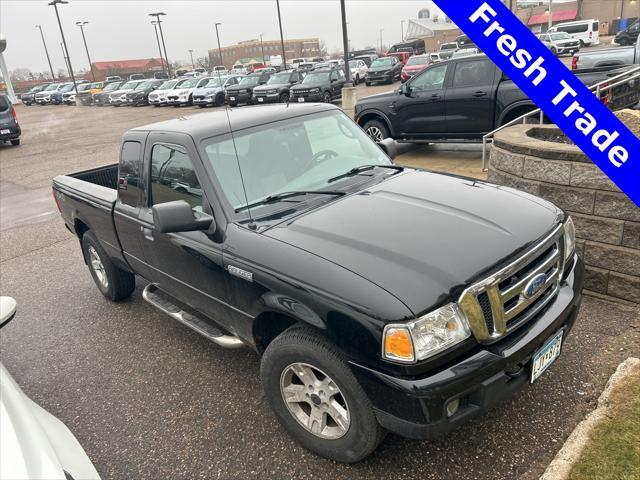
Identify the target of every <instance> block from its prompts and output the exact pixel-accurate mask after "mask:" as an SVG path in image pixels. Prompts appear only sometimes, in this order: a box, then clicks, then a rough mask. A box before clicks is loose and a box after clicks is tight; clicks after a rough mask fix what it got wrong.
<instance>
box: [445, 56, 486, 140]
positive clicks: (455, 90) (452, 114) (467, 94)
mask: <svg viewBox="0 0 640 480" xmlns="http://www.w3.org/2000/svg"><path fill="white" fill-rule="evenodd" d="M452 68H453V75H452V80H451V86H450V87H449V88H448V89H447V91H446V98H445V100H446V103H447V120H446V124H447V131H448V133H449V134H456V135H457V134H460V136H461V137H466V136H477V135H479V134H484V133H488V132H490V131H491V130H493V116H494V113H495V105H494V91H493V85H495V84H497V79H496V78H495V75H496V72H497V71H498V69H497V68H496V67H495V66H494V65H493V63H491V61H490V60H488V59H486V58H481V59H477V58H476V59H469V60H461V61H459V62H457V63H456V64H455V65H453V66H452Z"/></svg>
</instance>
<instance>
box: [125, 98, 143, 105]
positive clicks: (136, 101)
mask: <svg viewBox="0 0 640 480" xmlns="http://www.w3.org/2000/svg"><path fill="white" fill-rule="evenodd" d="M146 103H147V99H146V98H145V97H132V98H129V97H127V105H132V106H134V107H135V106H137V105H144V104H146Z"/></svg>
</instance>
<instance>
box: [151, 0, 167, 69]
mask: <svg viewBox="0 0 640 480" xmlns="http://www.w3.org/2000/svg"><path fill="white" fill-rule="evenodd" d="M165 15H166V13H164V12H156V13H150V14H149V16H150V17H156V22H157V23H158V28H160V39H162V49H163V50H164V59H165V60H166V62H167V74H168V75H169V76H171V65H169V57H168V56H167V46H166V45H165V43H164V34H163V33H162V20H160V17H164V16H165Z"/></svg>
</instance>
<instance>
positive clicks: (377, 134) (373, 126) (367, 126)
mask: <svg viewBox="0 0 640 480" xmlns="http://www.w3.org/2000/svg"><path fill="white" fill-rule="evenodd" d="M362 129H363V130H364V132H365V133H366V134H367V135H369V137H370V138H371V140H373V141H374V142H381V141H382V140H384V139H385V138H388V137H389V129H388V128H387V126H386V125H385V124H384V123H383V122H381V121H380V120H368V121H366V122H364V125H362Z"/></svg>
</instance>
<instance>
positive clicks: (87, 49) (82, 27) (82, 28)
mask: <svg viewBox="0 0 640 480" xmlns="http://www.w3.org/2000/svg"><path fill="white" fill-rule="evenodd" d="M88 24H89V22H76V25H77V26H79V27H80V31H81V32H82V41H83V42H84V49H85V51H86V52H87V60H89V70H91V77H92V78H93V81H94V82H95V81H96V74H95V73H93V66H92V64H91V57H90V56H89V47H87V39H86V38H85V36H84V26H85V25H88Z"/></svg>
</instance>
